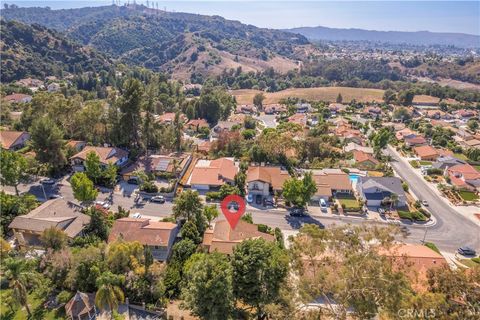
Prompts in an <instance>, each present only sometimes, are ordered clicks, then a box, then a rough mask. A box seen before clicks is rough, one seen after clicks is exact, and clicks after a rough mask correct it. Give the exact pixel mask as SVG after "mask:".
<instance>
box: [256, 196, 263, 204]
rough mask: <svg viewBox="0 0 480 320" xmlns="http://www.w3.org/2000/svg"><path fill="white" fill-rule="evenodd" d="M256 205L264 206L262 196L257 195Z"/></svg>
mask: <svg viewBox="0 0 480 320" xmlns="http://www.w3.org/2000/svg"><path fill="white" fill-rule="evenodd" d="M255 203H256V204H262V195H261V194H257V195H256V196H255Z"/></svg>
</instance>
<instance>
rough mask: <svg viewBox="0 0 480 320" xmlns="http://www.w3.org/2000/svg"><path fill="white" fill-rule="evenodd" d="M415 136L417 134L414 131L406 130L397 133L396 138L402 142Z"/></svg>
mask: <svg viewBox="0 0 480 320" xmlns="http://www.w3.org/2000/svg"><path fill="white" fill-rule="evenodd" d="M414 136H416V133H415V132H414V131H412V130H411V129H410V128H405V129H402V130H399V131H397V132H396V133H395V138H397V140H400V141H401V140H403V139H405V138H411V137H414Z"/></svg>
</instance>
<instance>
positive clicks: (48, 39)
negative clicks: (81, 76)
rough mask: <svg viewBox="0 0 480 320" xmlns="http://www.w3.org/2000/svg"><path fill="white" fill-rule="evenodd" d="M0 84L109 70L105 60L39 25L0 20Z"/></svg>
mask: <svg viewBox="0 0 480 320" xmlns="http://www.w3.org/2000/svg"><path fill="white" fill-rule="evenodd" d="M0 32H1V34H2V37H1V38H0V52H1V69H2V72H1V77H0V80H1V82H10V81H13V80H18V79H21V78H25V77H29V76H30V77H36V78H41V79H43V78H44V77H46V76H51V75H55V76H61V75H62V74H63V73H64V72H70V73H76V72H82V71H97V72H98V71H101V70H106V71H107V70H109V67H110V65H111V63H110V61H108V59H107V58H106V57H105V56H103V55H101V54H99V53H98V52H96V51H95V50H92V48H87V47H84V46H82V45H80V44H78V43H75V42H73V41H71V40H69V39H67V38H66V37H65V36H64V35H62V34H60V33H58V32H57V31H53V30H50V29H47V28H46V27H43V26H40V25H32V26H30V25H26V24H23V23H20V22H17V21H8V22H7V21H5V20H3V19H2V20H0Z"/></svg>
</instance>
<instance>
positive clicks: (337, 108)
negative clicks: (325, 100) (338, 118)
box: [328, 103, 347, 115]
mask: <svg viewBox="0 0 480 320" xmlns="http://www.w3.org/2000/svg"><path fill="white" fill-rule="evenodd" d="M346 109H347V107H346V106H345V105H344V104H342V103H330V104H329V105H328V110H330V113H331V114H332V115H337V114H338V113H340V112H343V111H345V110H346Z"/></svg>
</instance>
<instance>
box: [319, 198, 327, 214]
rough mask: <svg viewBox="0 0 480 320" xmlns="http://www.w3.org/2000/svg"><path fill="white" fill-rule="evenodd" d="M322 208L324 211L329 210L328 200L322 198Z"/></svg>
mask: <svg viewBox="0 0 480 320" xmlns="http://www.w3.org/2000/svg"><path fill="white" fill-rule="evenodd" d="M320 209H321V210H322V211H324V212H326V211H327V201H325V200H324V199H320Z"/></svg>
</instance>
